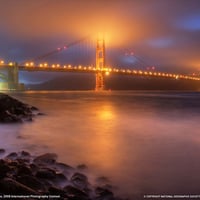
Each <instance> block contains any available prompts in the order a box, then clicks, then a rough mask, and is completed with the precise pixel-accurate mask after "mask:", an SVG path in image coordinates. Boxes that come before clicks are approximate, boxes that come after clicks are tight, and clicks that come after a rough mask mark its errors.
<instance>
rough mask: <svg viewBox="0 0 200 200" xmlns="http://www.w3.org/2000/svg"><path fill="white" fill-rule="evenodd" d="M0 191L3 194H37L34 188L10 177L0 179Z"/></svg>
mask: <svg viewBox="0 0 200 200" xmlns="http://www.w3.org/2000/svg"><path fill="white" fill-rule="evenodd" d="M0 193H3V194H16V195H22V194H24V195H28V194H30V195H31V194H35V195H36V194H38V193H37V192H36V191H35V190H33V189H31V188H29V187H27V186H25V185H23V184H21V183H19V182H17V181H15V180H13V179H11V178H4V179H1V180H0Z"/></svg>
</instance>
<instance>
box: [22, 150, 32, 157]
mask: <svg viewBox="0 0 200 200" xmlns="http://www.w3.org/2000/svg"><path fill="white" fill-rule="evenodd" d="M21 156H23V157H30V156H31V154H30V153H29V152H27V151H22V152H21Z"/></svg>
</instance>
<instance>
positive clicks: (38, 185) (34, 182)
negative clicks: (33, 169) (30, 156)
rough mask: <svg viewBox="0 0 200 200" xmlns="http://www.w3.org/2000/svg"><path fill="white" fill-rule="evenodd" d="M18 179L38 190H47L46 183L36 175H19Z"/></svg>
mask: <svg viewBox="0 0 200 200" xmlns="http://www.w3.org/2000/svg"><path fill="white" fill-rule="evenodd" d="M17 181H18V182H20V183H22V184H24V185H26V186H28V187H30V188H32V189H34V190H36V191H41V190H46V187H45V185H44V184H43V183H42V182H41V181H39V179H37V178H36V177H34V176H30V175H22V176H18V177H17Z"/></svg>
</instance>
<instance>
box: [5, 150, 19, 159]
mask: <svg viewBox="0 0 200 200" xmlns="http://www.w3.org/2000/svg"><path fill="white" fill-rule="evenodd" d="M6 157H7V158H10V159H15V158H17V157H18V155H17V153H16V152H12V153H10V154H8V155H7V156H6Z"/></svg>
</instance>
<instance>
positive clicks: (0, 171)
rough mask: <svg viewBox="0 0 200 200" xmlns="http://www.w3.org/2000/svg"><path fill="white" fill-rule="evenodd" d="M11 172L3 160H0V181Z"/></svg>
mask: <svg viewBox="0 0 200 200" xmlns="http://www.w3.org/2000/svg"><path fill="white" fill-rule="evenodd" d="M9 171H11V168H10V167H9V165H8V163H7V162H6V161H4V160H3V159H1V160H0V179H1V178H4V177H6V174H7V173H8V172H9Z"/></svg>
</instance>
